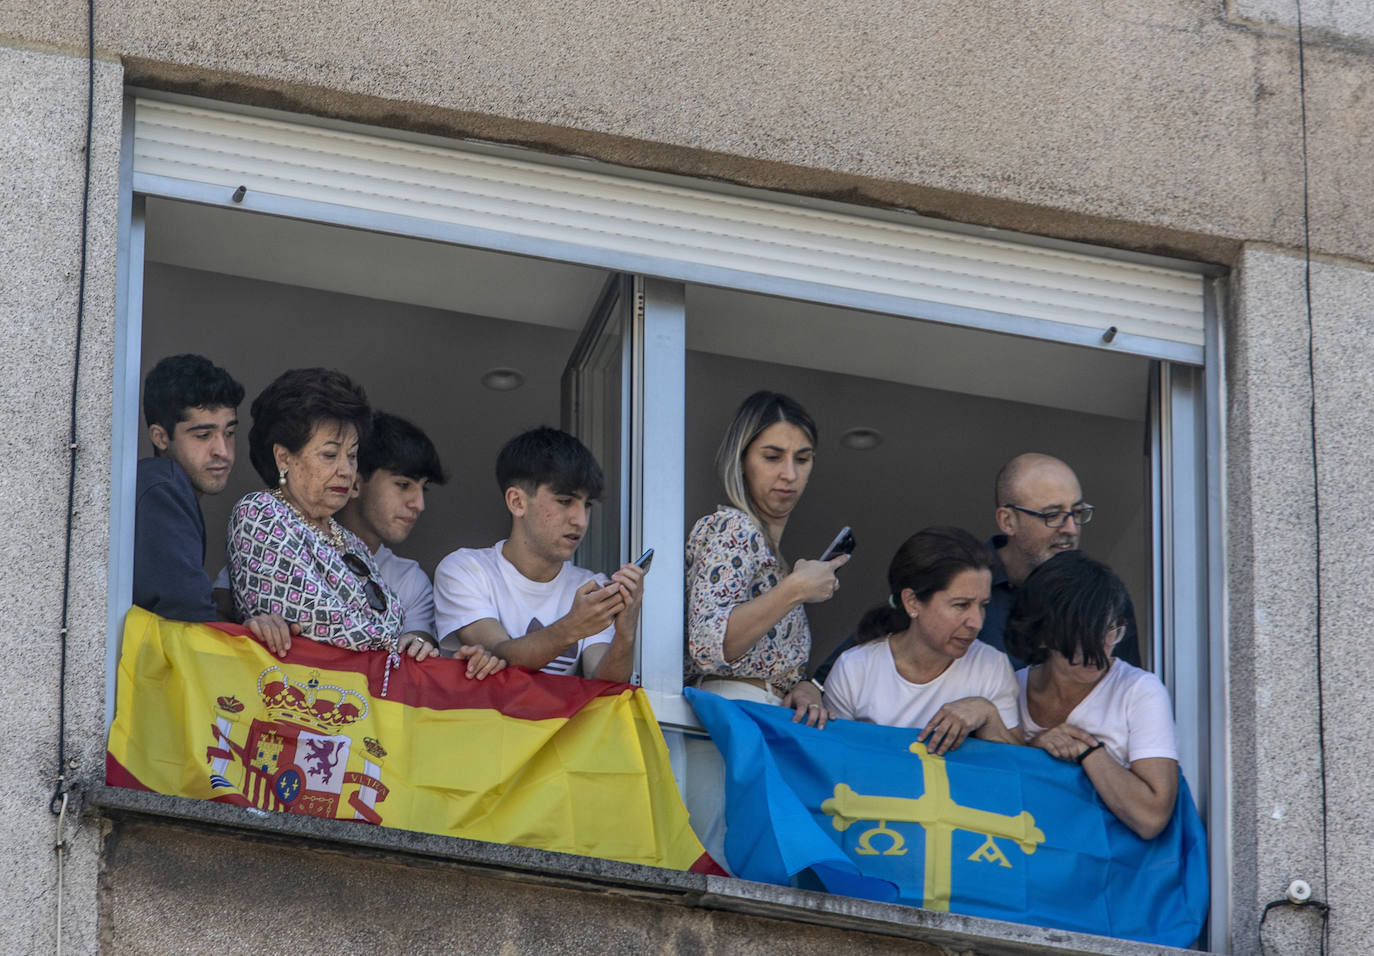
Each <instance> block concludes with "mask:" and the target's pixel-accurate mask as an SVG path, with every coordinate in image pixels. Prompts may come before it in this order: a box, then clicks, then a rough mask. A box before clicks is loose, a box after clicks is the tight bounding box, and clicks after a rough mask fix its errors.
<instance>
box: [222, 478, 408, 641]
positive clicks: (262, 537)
mask: <svg viewBox="0 0 1374 956" xmlns="http://www.w3.org/2000/svg"><path fill="white" fill-rule="evenodd" d="M343 533H344V541H345V543H346V547H347V548H348V551H349V552H350V553H351V554H355V555H357V556H358V557H359V558H361V559H362V561H363V562H364V563H365V564H366V565H367V567H368V570H369V571H371V572H372V574H371V579H372V580H373V581H375V582H376V583H377V586H378V587H380V588H381V589H382V593H383V594H384V595H386V610H385V611H383V612H380V613H379V612H377V611H374V610H373V609H372V608H371V607H370V606H369V605H368V603H367V592H366V591H365V590H364V589H365V587H366V579H364V578H360V577H359V576H358V575H357V574H356V573H354V572H353V571H350V570H349V568H348V566H347V565H346V564H344V561H343V555H342V554H341V553H340V552H339V550H338V549H337V548H335V547H334V546H333V545H332V544H330V543H329V541H328V540H327V539H326V538H325V537H324V536H323V535H321V534H320V533H319V532H318V531H317V530H316V529H315V528H312V527H311V526H309V525H307V524H306V523H305V522H304V521H302V520H301V519H300V518H298V517H297V516H296V514H295V512H293V511H292V510H291V508H290V507H289V506H287V505H286V504H285V503H284V502H282V501H281V500H279V499H278V498H276V497H275V496H273V495H272V494H270V493H268V492H266V491H255V492H253V493H252V494H248V495H244V496H243V497H242V498H241V499H239V502H238V504H236V505H234V510H233V511H232V512H231V513H230V515H229V536H228V542H227V545H226V548H227V550H228V552H229V579H230V583H231V584H232V585H233V590H234V606H235V608H236V609H237V610H238V612H239V614H240V616H242V617H243V618H244V619H247V618H248V617H250V616H251V615H254V614H280V615H281V616H282V617H283V618H285V619H286V620H287V622H288V623H293V624H299V625H300V628H301V636H303V637H308V638H310V639H311V640H314V641H320V642H322V643H325V644H333V645H334V646H336V647H347V648H349V649H351V650H355V651H372V650H393V649H394V647H395V644H396V638H397V637H398V636H399V635H400V633H401V618H402V614H403V612H404V609H403V608H402V607H401V602H400V600H399V599H398V598H397V597H396V593H395V592H394V591H392V590H391V587H390V586H389V585H388V584H387V583H386V581H385V580H383V578H382V574H381V572H380V571H379V570H378V569H377V562H376V561H374V560H373V558H372V553H371V552H370V551H368V549H367V545H366V544H364V543H363V541H362V539H361V538H359V537H358V536H357V535H355V534H354V533H353V532H351V531H349V530H348V529H347V528H344V529H343Z"/></svg>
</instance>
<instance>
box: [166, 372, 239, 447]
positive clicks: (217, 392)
mask: <svg viewBox="0 0 1374 956" xmlns="http://www.w3.org/2000/svg"><path fill="white" fill-rule="evenodd" d="M242 402H243V386H242V385H240V384H239V383H238V382H236V381H234V379H233V376H231V375H230V374H229V373H228V372H226V371H225V370H224V369H222V368H220V367H219V366H218V365H216V364H215V363H213V362H211V361H210V360H209V359H208V358H206V357H205V356H203V355H169V356H167V357H166V358H164V359H162V360H161V361H160V362H158V363H157V364H156V365H154V366H153V370H152V371H151V372H149V373H148V377H147V378H145V379H144V380H143V417H144V420H145V421H147V423H148V425H149V427H152V426H153V425H161V426H162V427H163V428H164V429H166V430H167V437H169V438H170V437H171V436H172V432H174V431H175V430H176V427H177V422H181V421H185V420H186V409H188V408H238V407H239V405H240V404H241V403H242Z"/></svg>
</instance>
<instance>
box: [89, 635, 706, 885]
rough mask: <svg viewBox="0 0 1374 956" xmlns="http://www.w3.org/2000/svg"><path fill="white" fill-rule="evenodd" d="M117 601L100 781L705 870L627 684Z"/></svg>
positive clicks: (658, 741)
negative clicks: (361, 647) (118, 636)
mask: <svg viewBox="0 0 1374 956" xmlns="http://www.w3.org/2000/svg"><path fill="white" fill-rule="evenodd" d="M385 666H386V655H385V654H383V653H381V652H356V651H349V650H343V649H340V648H335V647H331V646H329V645H326V644H319V643H316V642H314V641H309V640H296V641H293V642H292V644H291V650H290V652H289V653H288V654H287V656H286V657H285V658H284V659H279V658H277V657H275V656H273V655H272V654H271V653H269V652H268V650H267V649H266V648H265V647H263V646H262V645H261V644H259V643H258V642H257V641H255V640H253V638H252V637H251V636H248V635H247V632H246V631H245V630H244V629H243V628H241V627H237V626H235V625H229V624H215V625H208V624H187V623H181V622H178V621H168V620H164V619H162V618H160V617H158V616H157V615H155V614H150V613H148V612H147V611H144V610H142V609H140V608H133V609H132V610H130V612H129V615H128V617H127V618H126V620H125V625H124V647H123V652H122V654H121V657H120V662H119V683H118V691H117V694H118V696H117V703H116V711H115V720H114V725H113V726H112V727H111V728H110V741H109V750H108V753H107V755H106V781H107V782H108V783H110V784H111V785H114V786H122V787H132V788H135V789H140V790H151V791H155V792H157V793H166V794H171V795H173V796H180V797H196V798H199V799H204V800H217V801H220V802H224V803H232V804H237V805H240V806H250V807H257V808H259V809H262V810H276V811H281V812H285V813H305V814H310V815H312V816H319V817H333V818H335V819H340V820H357V821H362V822H367V823H373V824H380V825H383V826H389V827H398V828H401V829H407V830H419V831H422V832H425V833H437V834H442V835H446V836H457V837H465V838H468V839H473V840H486V841H489V842H493V843H509V844H515V845H518V846H527V847H535V848H538V849H544V850H555V851H558V852H560V853H577V854H581V855H583V856H597V857H604V858H607V859H612V860H622V861H625V862H627V863H641V864H647V865H649V866H662V867H668V868H671V869H676V870H693V871H695V872H709V873H721V872H722V871H721V870H720V869H719V867H717V866H716V864H715V862H714V861H712V860H711V858H710V857H709V856H708V855H706V853H705V852H704V851H703V849H702V846H701V843H700V842H699V841H698V840H697V838H696V835H695V834H693V832H692V830H691V828H690V827H689V826H688V822H687V811H686V809H685V808H684V807H683V805H682V799H681V797H680V796H679V795H678V791H677V787H676V785H675V784H674V782H673V776H672V771H671V769H670V767H669V764H668V753H667V748H666V747H665V745H664V742H663V735H662V733H661V732H660V731H659V728H658V723H657V721H656V720H655V719H654V715H653V711H652V710H651V709H650V707H649V703H648V700H647V699H646V697H645V695H644V692H643V690H641V689H639V688H636V687H633V686H631V685H629V684H613V683H610V682H608V681H597V680H581V679H579V678H575V677H557V676H552V675H548V674H536V673H530V672H528V671H525V670H521V669H517V668H513V667H512V668H507V669H506V670H504V671H502V672H501V673H499V674H497V675H495V676H493V677H488V678H487V679H486V680H483V681H475V680H470V679H469V678H468V677H467V676H466V673H465V671H466V666H465V664H464V663H462V662H459V661H453V660H447V659H431V660H427V661H425V662H423V663H418V664H417V663H416V662H415V661H413V660H411V659H409V658H407V659H405V660H404V661H403V662H402V663H401V665H400V666H399V667H398V668H396V669H395V670H393V671H392V672H391V675H390V678H389V681H388V683H387V694H386V696H385V697H383V696H382V687H383V677H384V669H385Z"/></svg>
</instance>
